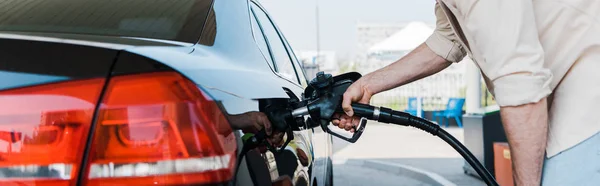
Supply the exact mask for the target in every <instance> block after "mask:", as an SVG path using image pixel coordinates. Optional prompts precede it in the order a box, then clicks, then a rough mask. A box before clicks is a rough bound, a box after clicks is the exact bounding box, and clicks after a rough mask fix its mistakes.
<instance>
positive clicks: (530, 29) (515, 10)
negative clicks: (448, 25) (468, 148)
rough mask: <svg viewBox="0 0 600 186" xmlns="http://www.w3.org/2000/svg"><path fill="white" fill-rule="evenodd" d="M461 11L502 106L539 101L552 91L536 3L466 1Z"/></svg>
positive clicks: (472, 44) (459, 3) (459, 5)
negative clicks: (545, 62) (539, 33)
mask: <svg viewBox="0 0 600 186" xmlns="http://www.w3.org/2000/svg"><path fill="white" fill-rule="evenodd" d="M456 7H457V9H458V11H459V12H460V14H461V16H462V19H463V21H462V22H461V26H462V29H463V30H464V31H465V33H466V34H467V35H468V36H467V37H468V40H469V45H470V47H471V48H472V49H473V50H474V51H475V50H477V53H478V54H477V56H476V57H475V58H476V59H475V60H476V61H477V63H478V64H479V66H480V68H481V70H482V72H483V73H484V74H485V75H486V76H487V77H488V79H489V80H491V83H492V84H493V85H492V86H493V87H494V88H493V92H492V93H493V94H494V97H495V98H496V102H497V103H498V105H499V106H518V105H523V104H528V103H535V102H538V101H540V100H541V99H543V98H545V97H546V96H548V95H549V94H550V93H551V89H550V82H551V79H552V73H551V71H550V70H549V69H548V68H546V67H544V50H543V48H542V46H541V44H540V41H539V37H538V31H537V27H536V22H535V17H534V11H533V4H532V1H531V0H500V1H479V0H461V1H456Z"/></svg>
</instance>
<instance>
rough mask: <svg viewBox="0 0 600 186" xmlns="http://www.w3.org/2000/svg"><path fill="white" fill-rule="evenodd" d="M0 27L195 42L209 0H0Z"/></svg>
mask: <svg viewBox="0 0 600 186" xmlns="http://www.w3.org/2000/svg"><path fill="white" fill-rule="evenodd" d="M1 4H2V5H1V6H0V12H2V13H1V14H0V30H1V31H11V32H35V33H40V32H47V33H72V34H88V35H102V36H126V37H142V38H155V39H165V40H176V41H183V42H194V43H195V42H197V41H198V36H199V35H200V31H201V30H202V25H203V24H197V23H204V22H205V21H206V19H207V16H208V15H209V14H208V13H209V10H210V9H211V7H212V0H177V1H164V0H127V1H123V0H102V1H98V0H52V1H37V0H11V1H7V0H4V1H1Z"/></svg>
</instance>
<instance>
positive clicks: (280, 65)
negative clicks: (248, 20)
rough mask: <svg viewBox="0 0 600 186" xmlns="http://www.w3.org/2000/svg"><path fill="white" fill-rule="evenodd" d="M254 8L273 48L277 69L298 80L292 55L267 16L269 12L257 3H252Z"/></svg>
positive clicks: (284, 75) (283, 74) (284, 74)
mask: <svg viewBox="0 0 600 186" xmlns="http://www.w3.org/2000/svg"><path fill="white" fill-rule="evenodd" d="M252 9H253V11H254V13H255V14H256V16H257V19H258V23H259V24H260V26H261V28H262V29H263V32H264V34H265V36H266V39H267V42H268V43H269V47H270V49H271V54H272V55H273V59H274V61H275V69H276V71H277V72H278V73H279V74H280V75H281V76H283V77H285V78H287V79H290V80H293V81H295V82H298V77H297V76H296V71H295V70H294V66H293V65H292V61H291V59H290V56H289V54H288V52H287V50H286V48H285V45H284V43H283V41H282V40H281V38H280V37H279V33H278V32H277V30H276V29H275V26H274V25H273V23H272V22H271V20H270V19H269V17H268V16H267V14H266V13H265V12H264V11H263V10H262V9H260V8H259V7H258V6H256V5H255V4H252Z"/></svg>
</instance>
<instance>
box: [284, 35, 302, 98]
mask: <svg viewBox="0 0 600 186" xmlns="http://www.w3.org/2000/svg"><path fill="white" fill-rule="evenodd" d="M283 41H284V42H285V43H286V46H287V47H288V49H289V52H290V54H291V55H290V56H292V60H293V63H294V67H295V68H296V72H297V74H298V79H299V80H300V85H302V87H304V88H306V87H307V86H308V82H307V79H306V74H305V72H304V68H303V67H304V64H301V63H300V62H299V61H298V58H297V57H296V54H295V53H294V50H293V49H292V47H291V46H290V44H289V42H288V41H287V40H286V39H285V37H284V39H283Z"/></svg>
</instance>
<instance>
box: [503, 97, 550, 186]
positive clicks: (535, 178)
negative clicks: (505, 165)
mask: <svg viewBox="0 0 600 186" xmlns="http://www.w3.org/2000/svg"><path fill="white" fill-rule="evenodd" d="M500 115H501V116H502V124H503V126H504V130H505V131H506V134H507V137H508V142H509V144H510V152H511V158H512V163H513V175H514V180H515V181H516V184H517V185H540V181H541V180H540V178H541V175H542V171H541V168H542V165H543V159H544V152H545V150H546V138H547V134H548V124H547V123H548V110H547V103H546V98H544V99H542V100H541V101H539V102H537V103H531V104H526V105H521V106H506V107H501V108H500Z"/></svg>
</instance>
